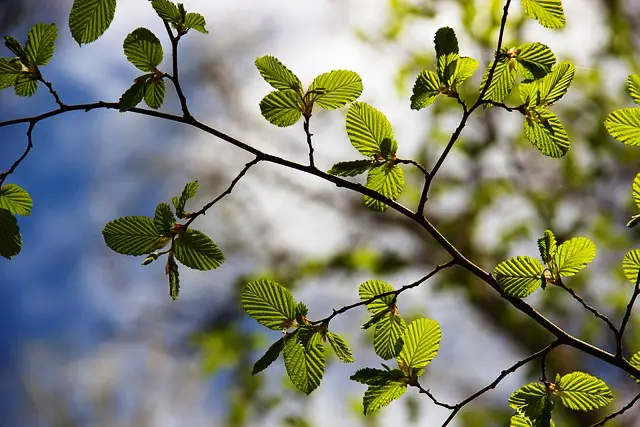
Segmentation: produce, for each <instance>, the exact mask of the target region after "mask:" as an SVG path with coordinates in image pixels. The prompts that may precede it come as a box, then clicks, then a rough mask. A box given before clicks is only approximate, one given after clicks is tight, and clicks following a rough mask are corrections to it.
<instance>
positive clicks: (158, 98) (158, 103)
mask: <svg viewBox="0 0 640 427" xmlns="http://www.w3.org/2000/svg"><path fill="white" fill-rule="evenodd" d="M164 92H165V84H164V80H163V79H155V78H151V79H149V81H147V84H146V85H145V87H144V102H146V103H147V105H148V106H149V107H150V108H153V109H154V110H157V109H158V108H160V107H162V103H163V102H164Z"/></svg>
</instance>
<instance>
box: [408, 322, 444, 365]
mask: <svg viewBox="0 0 640 427" xmlns="http://www.w3.org/2000/svg"><path fill="white" fill-rule="evenodd" d="M441 339H442V331H441V330H440V325H439V324H438V322H436V321H435V320H431V319H424V318H421V319H416V320H414V321H413V322H411V323H410V324H409V326H408V327H407V329H405V331H404V333H403V334H402V340H403V341H404V346H403V347H402V351H401V352H400V354H399V355H398V366H399V367H400V369H402V370H403V371H405V372H408V371H409V369H416V370H419V369H422V368H424V367H425V366H427V365H428V364H429V362H431V361H432V360H433V358H434V357H436V355H437V354H438V349H439V348H440V340H441Z"/></svg>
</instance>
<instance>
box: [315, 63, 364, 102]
mask: <svg viewBox="0 0 640 427" xmlns="http://www.w3.org/2000/svg"><path fill="white" fill-rule="evenodd" d="M307 93H310V94H312V98H311V99H313V102H314V104H317V105H319V106H320V107H322V108H324V109H325V110H335V109H336V108H340V107H344V106H345V105H346V104H348V103H350V102H353V101H355V100H356V99H357V98H358V97H359V96H360V94H361V93H362V79H361V78H360V76H359V75H358V74H357V73H354V72H353V71H348V70H334V71H330V72H328V73H324V74H320V75H319V76H318V77H316V78H315V79H314V80H313V83H311V86H309V90H308V91H307Z"/></svg>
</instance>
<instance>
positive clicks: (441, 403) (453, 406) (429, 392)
mask: <svg viewBox="0 0 640 427" xmlns="http://www.w3.org/2000/svg"><path fill="white" fill-rule="evenodd" d="M410 385H412V386H414V387H417V388H418V390H420V393H422V394H426V395H427V396H428V397H429V399H431V401H432V402H433V403H435V404H436V405H438V406H442V407H443V408H447V409H456V405H449V404H448V403H444V402H440V401H439V400H438V399H436V398H435V396H434V395H433V394H432V393H431V390H429V389H425V388H424V387H422V385H420V383H419V382H417V381H415V382H412V383H411V384H410Z"/></svg>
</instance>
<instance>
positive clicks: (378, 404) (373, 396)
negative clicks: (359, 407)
mask: <svg viewBox="0 0 640 427" xmlns="http://www.w3.org/2000/svg"><path fill="white" fill-rule="evenodd" d="M406 391H407V384H406V383H404V382H399V381H389V382H388V383H386V384H384V385H370V386H369V387H368V388H367V391H365V392H364V397H363V399H362V404H363V406H364V414H365V415H369V414H371V413H373V412H375V411H377V410H378V409H380V408H384V407H385V406H387V405H388V404H389V403H391V402H393V401H394V400H396V399H399V398H400V396H402V395H403V394H404V393H405V392H406Z"/></svg>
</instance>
